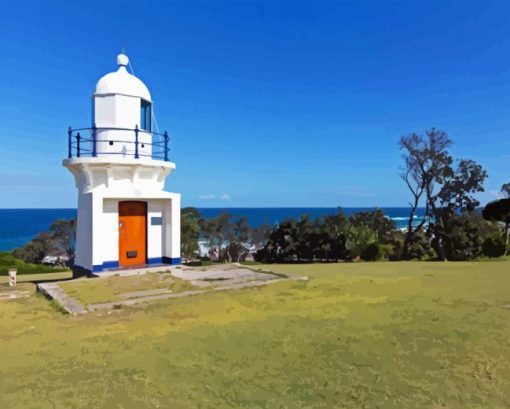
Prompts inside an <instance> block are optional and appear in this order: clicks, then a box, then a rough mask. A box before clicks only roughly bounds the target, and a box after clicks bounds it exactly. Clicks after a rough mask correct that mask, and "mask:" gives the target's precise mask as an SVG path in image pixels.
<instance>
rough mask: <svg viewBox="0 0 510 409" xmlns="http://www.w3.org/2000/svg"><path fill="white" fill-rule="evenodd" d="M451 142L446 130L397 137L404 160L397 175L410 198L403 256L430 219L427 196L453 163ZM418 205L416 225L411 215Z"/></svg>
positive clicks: (406, 254)
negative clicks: (422, 214) (420, 210)
mask: <svg viewBox="0 0 510 409" xmlns="http://www.w3.org/2000/svg"><path fill="white" fill-rule="evenodd" d="M451 144H452V141H451V140H450V138H449V137H448V135H447V134H446V132H444V131H441V130H438V129H435V128H431V129H429V130H427V131H425V136H423V135H418V134H416V133H412V134H410V135H407V136H402V137H401V138H400V149H401V150H403V151H404V154H403V156H402V157H403V159H404V163H405V166H404V168H403V170H402V173H401V175H400V176H401V178H402V180H403V181H404V182H405V183H406V185H407V187H408V189H409V190H410V192H411V194H412V197H413V199H412V201H411V202H410V203H409V205H410V207H411V210H410V213H409V221H408V224H407V231H406V235H405V238H404V243H403V246H402V257H403V258H409V256H410V254H409V246H410V244H411V243H412V242H414V241H416V240H415V236H416V235H418V234H419V233H420V231H421V230H422V228H423V226H424V224H425V223H426V222H428V221H429V220H430V217H431V213H432V209H431V206H430V204H431V203H430V200H429V199H430V198H431V197H432V195H433V191H434V184H435V183H437V182H439V181H440V180H441V178H442V176H443V174H444V173H445V171H446V169H447V168H449V166H450V164H451V163H452V158H451V156H450V155H449V154H448V151H447V149H448V148H449V147H450V146H451ZM420 206H423V207H425V217H424V218H423V219H422V221H421V222H420V223H418V224H417V225H415V223H414V218H415V216H416V213H417V210H418V207H420Z"/></svg>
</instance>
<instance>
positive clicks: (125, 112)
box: [63, 54, 181, 276]
mask: <svg viewBox="0 0 510 409" xmlns="http://www.w3.org/2000/svg"><path fill="white" fill-rule="evenodd" d="M128 63H129V60H128V57H127V56H126V55H125V54H120V55H118V56H117V65H118V69H117V70H116V71H114V72H111V73H109V74H106V75H105V76H103V77H102V78H101V79H99V81H98V82H97V84H96V88H95V90H94V93H93V95H92V116H91V117H92V121H91V124H90V126H89V127H85V128H71V127H70V128H69V129H68V135H67V136H68V157H67V159H64V161H63V165H64V166H65V167H66V168H67V169H68V170H69V171H70V172H71V173H72V175H73V176H74V180H75V184H76V187H77V189H78V219H77V230H76V251H75V260H74V268H73V273H74V275H75V276H78V275H84V274H88V275H90V274H95V273H97V274H101V272H105V271H111V270H121V269H130V268H140V267H147V266H158V265H169V264H170V265H172V264H180V200H181V195H180V194H178V193H170V192H166V191H165V190H164V185H165V180H166V177H167V176H168V175H169V174H170V173H171V172H172V171H173V170H174V169H175V163H173V162H171V161H170V153H169V144H170V141H169V136H168V134H167V133H166V132H164V133H159V132H155V130H154V129H153V118H154V116H153V102H152V98H151V94H150V92H149V90H148V88H147V87H146V86H145V84H144V83H143V82H142V81H141V80H140V79H138V78H137V77H135V76H134V75H132V74H131V73H129V72H128V70H127V65H128Z"/></svg>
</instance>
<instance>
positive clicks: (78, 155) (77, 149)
mask: <svg viewBox="0 0 510 409" xmlns="http://www.w3.org/2000/svg"><path fill="white" fill-rule="evenodd" d="M80 139H81V136H80V133H79V132H78V134H77V135H76V156H77V157H78V158H79V157H80Z"/></svg>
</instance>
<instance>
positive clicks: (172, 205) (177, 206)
mask: <svg viewBox="0 0 510 409" xmlns="http://www.w3.org/2000/svg"><path fill="white" fill-rule="evenodd" d="M164 225H165V235H164V244H163V245H164V249H165V250H164V256H166V257H170V258H173V259H176V258H180V257H181V195H177V194H176V195H174V197H173V198H172V199H171V200H169V201H167V202H166V203H165V209H164Z"/></svg>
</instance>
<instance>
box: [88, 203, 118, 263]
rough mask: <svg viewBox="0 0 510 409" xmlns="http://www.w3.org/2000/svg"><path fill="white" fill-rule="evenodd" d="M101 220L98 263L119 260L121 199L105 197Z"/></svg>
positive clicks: (97, 245) (97, 249)
mask: <svg viewBox="0 0 510 409" xmlns="http://www.w3.org/2000/svg"><path fill="white" fill-rule="evenodd" d="M100 217H101V222H100V223H98V224H97V225H96V228H97V229H98V231H99V232H100V233H99V239H98V240H99V242H98V243H96V246H95V247H96V251H97V254H98V258H97V260H98V263H95V262H94V264H102V263H104V262H105V261H118V260H119V201H118V200H114V199H104V200H103V206H102V211H101V213H100Z"/></svg>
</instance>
